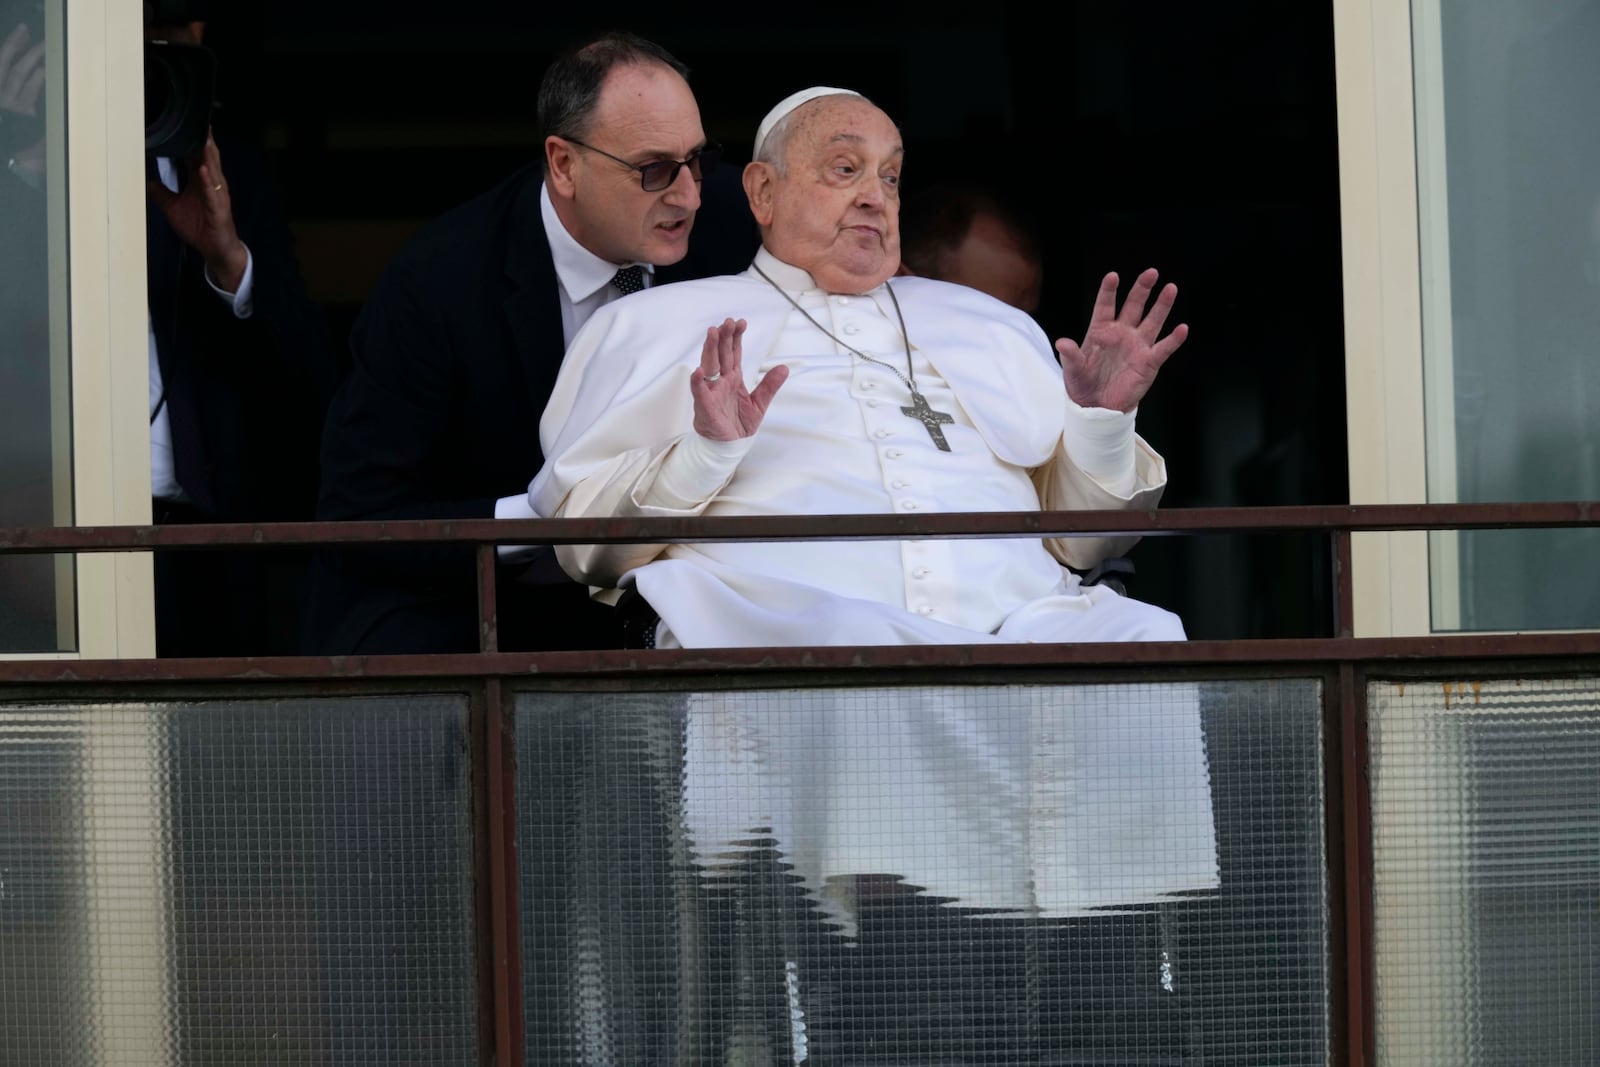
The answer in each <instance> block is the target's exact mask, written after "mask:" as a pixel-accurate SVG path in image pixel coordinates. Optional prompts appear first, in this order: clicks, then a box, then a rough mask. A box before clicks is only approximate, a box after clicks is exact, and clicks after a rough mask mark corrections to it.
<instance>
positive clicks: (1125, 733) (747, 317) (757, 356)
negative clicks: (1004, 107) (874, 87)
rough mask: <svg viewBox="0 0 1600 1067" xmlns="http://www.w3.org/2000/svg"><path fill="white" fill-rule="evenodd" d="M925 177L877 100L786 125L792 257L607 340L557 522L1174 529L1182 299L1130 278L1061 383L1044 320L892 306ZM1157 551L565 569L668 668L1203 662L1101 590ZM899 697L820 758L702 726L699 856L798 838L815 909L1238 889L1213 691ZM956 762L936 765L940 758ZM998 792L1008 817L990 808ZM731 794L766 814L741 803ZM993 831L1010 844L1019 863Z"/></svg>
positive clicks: (1061, 544) (827, 732)
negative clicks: (1153, 412)
mask: <svg viewBox="0 0 1600 1067" xmlns="http://www.w3.org/2000/svg"><path fill="white" fill-rule="evenodd" d="M903 157H904V149H903V146H902V143H901V138H900V135H899V132H898V130H897V128H896V127H895V125H894V123H893V122H892V121H891V120H890V119H889V117H888V116H887V115H886V114H885V113H884V112H883V111H881V110H880V109H879V108H877V107H876V106H874V105H873V104H872V103H871V102H869V101H868V100H866V99H865V98H864V97H862V96H860V95H859V94H857V93H854V92H852V91H850V90H844V89H835V88H828V87H819V88H814V89H808V90H805V91H802V92H799V93H796V94H794V95H793V96H791V97H789V98H788V99H786V100H784V101H783V102H781V103H780V104H779V105H778V106H777V107H775V108H774V109H773V111H772V112H771V113H770V114H769V115H768V116H767V117H766V119H765V120H763V122H762V124H761V127H760V129H759V130H758V132H757V135H756V141H755V155H754V161H753V162H751V163H750V164H749V165H748V166H747V168H746V170H745V173H744V185H745V192H746V195H747V196H748V198H749V202H750V206H751V210H752V211H753V212H754V214H755V217H756V220H757V222H758V223H759V225H760V228H761V232H762V238H763V247H762V248H761V250H760V251H759V252H758V253H757V255H756V257H755V261H754V262H753V263H752V265H751V267H750V269H749V270H748V271H746V272H745V273H743V274H740V275H733V276H727V277H721V278H712V279H704V280H701V281H693V282H684V283H679V284H675V285H668V286H661V287H658V288H655V289H651V290H648V291H646V292H643V293H639V294H637V295H634V296H630V297H627V298H625V299H623V300H620V301H618V302H616V303H614V304H611V305H609V306H607V307H605V308H602V309H601V310H600V311H599V312H598V313H597V314H596V315H595V316H594V317H593V318H592V319H591V320H590V321H589V323H588V324H587V325H586V326H585V328H584V329H583V330H582V332H581V333H580V334H579V335H578V336H577V337H576V338H575V339H574V342H573V344H572V346H571V347H570V348H569V350H568V353H567V355H566V358H565V361H564V363H563V366H562V369H561V373H560V377H559V379H558V381H557V383H556V386H555V390H554V392H553V394H552V397H551V400H550V403H549V406H548V407H547V408H546V410H545V414H544V417H543V420H542V422H541V425H540V435H541V443H542V444H543V446H544V451H545V455H546V456H547V457H548V458H547V461H546V465H545V467H544V468H543V469H542V470H541V471H540V473H539V475H538V476H537V477H536V478H535V479H534V481H533V483H532V485H531V486H530V494H529V495H530V501H531V504H532V506H533V508H534V510H535V511H536V512H537V513H538V514H540V515H544V516H550V517H563V516H570V517H596V516H648V515H670V516H693V515H708V516H711V515H773V514H787V515H796V514H842V513H855V514H862V513H866V514H877V513H891V512H893V513H913V512H926V511H1027V510H1039V509H1045V510H1058V509H1059V510H1070V509H1106V508H1135V509H1147V508H1151V507H1154V506H1155V504H1156V502H1157V500H1158V499H1159V497H1160V495H1161V491H1162V488H1163V487H1164V485H1165V481H1166V471H1165V465H1164V463H1163V461H1162V459H1161V457H1160V456H1158V455H1157V454H1156V453H1155V452H1154V451H1153V450H1152V449H1151V448H1150V447H1149V446H1148V445H1147V444H1145V442H1144V441H1143V440H1142V439H1140V438H1139V437H1138V436H1137V435H1136V434H1135V432H1134V418H1135V409H1136V408H1137V406H1138V404H1139V401H1140V399H1141V398H1142V397H1143V396H1144V395H1145V392H1146V391H1147V390H1148V389H1149V388H1150V386H1151V383H1152V382H1153V381H1154V379H1155V377H1156V374H1157V371H1158V370H1159V369H1160V368H1161V366H1162V364H1163V363H1164V362H1165V361H1166V360H1167V359H1168V358H1169V357H1170V356H1171V355H1172V354H1173V353H1174V352H1175V351H1177V349H1178V348H1179V346H1180V345H1182V344H1183V342H1184V339H1185V338H1186V336H1187V333H1188V330H1187V327H1186V326H1183V325H1177V326H1175V327H1174V328H1173V329H1172V330H1170V331H1169V332H1167V333H1166V334H1165V336H1163V329H1164V328H1165V325H1166V320H1167V318H1168V315H1169V312H1170V311H1171V308H1172V306H1173V301H1174V299H1175V297H1176V292H1177V291H1176V288H1175V287H1174V286H1173V285H1171V284H1168V285H1165V286H1163V287H1162V288H1161V289H1160V290H1159V292H1157V291H1156V285H1157V282H1158V280H1159V279H1158V275H1157V273H1156V271H1154V270H1147V271H1145V272H1144V273H1142V274H1140V275H1139V276H1138V278H1137V279H1136V280H1135V281H1134V283H1133V285H1132V287H1131V289H1130V291H1129V293H1128V296H1127V298H1126V300H1125V301H1123V303H1122V305H1121V307H1120V309H1119V308H1118V306H1117V293H1118V279H1117V276H1116V275H1114V274H1108V275H1107V276H1106V277H1105V279H1104V281H1103V283H1102V285H1101V287H1100V290H1099V293H1098V295H1097V297H1096V301H1095V304H1094V309H1093V312H1092V315H1091V318H1090V323H1089V327H1088V331H1087V333H1086V335H1085V337H1084V339H1083V341H1082V342H1081V343H1080V342H1075V341H1073V340H1070V339H1062V340H1059V341H1057V342H1056V343H1055V345H1054V351H1055V353H1057V354H1058V355H1059V362H1058V360H1057V359H1056V358H1054V357H1053V356H1052V351H1051V345H1050V342H1049V340H1048V339H1047V338H1046V337H1045V335H1044V334H1043V333H1042V332H1041V331H1040V329H1039V327H1038V326H1037V325H1036V323H1035V322H1034V320H1033V319H1032V318H1030V317H1029V316H1028V315H1026V314H1024V313H1023V312H1021V311H1018V310H1016V309H1015V308H1012V307H1010V306H1008V305H1006V304H1004V303H1002V302H1001V301H999V300H996V299H994V298H992V297H990V296H987V295H985V294H984V293H981V292H979V291H977V290H975V289H969V288H966V287H963V286H959V285H954V284H950V283H946V282H941V281H935V280H931V279H924V278H917V277H894V275H895V273H896V269H897V267H898V266H899V230H898V210H899V185H900V177H901V171H902V164H903ZM891 278H892V279H893V281H892V284H891V282H890V279H891ZM1152 294H1154V301H1153V302H1152V301H1151V297H1152ZM1132 543H1133V541H1132V540H1131V539H1117V538H1060V539H1049V540H1042V541H1036V540H1028V539H1020V538H1010V539H995V540H978V539H953V540H927V539H923V540H912V541H901V542H894V541H851V542H815V543H805V544H800V543H733V544H673V545H662V544H644V545H599V546H581V545H579V546H566V547H562V548H558V549H557V554H558V557H559V559H560V561H561V563H562V565H563V567H565V569H566V570H567V572H568V573H569V574H571V575H572V576H573V577H574V578H576V579H578V580H580V581H583V582H587V583H589V585H590V586H591V587H593V588H594V590H595V593H596V595H597V596H600V597H603V598H607V599H612V600H615V599H616V598H617V597H618V596H619V594H620V591H623V590H628V589H632V590H636V591H637V592H638V594H639V595H641V596H642V597H643V598H644V599H645V600H647V601H648V603H649V605H650V606H651V607H653V608H654V609H655V611H656V612H658V613H659V615H660V623H659V625H658V626H657V627H656V629H655V634H654V636H655V643H656V645H657V647H663V648H668V647H688V648H702V647H727V646H770V645H852V646H853V645H898V644H950V643H958V644H968V643H970V644H978V643H986V642H1023V641H1027V642H1076V641H1120V640H1182V639H1184V636H1185V634H1184V630H1183V627H1182V624H1181V623H1180V621H1179V620H1178V618H1177V617H1176V616H1174V615H1172V614H1171V613H1169V612H1167V611H1164V610H1162V609H1160V608H1157V607H1155V606H1152V605H1148V604H1144V603H1141V602H1139V601H1136V600H1132V599H1129V598H1126V597H1123V596H1119V595H1118V594H1117V593H1115V592H1113V591H1112V590H1110V589H1107V588H1104V587H1099V586H1094V587H1089V586H1084V585H1082V584H1081V583H1080V581H1079V579H1078V576H1077V575H1076V574H1075V573H1074V570H1073V569H1070V568H1077V569H1086V568H1089V567H1092V566H1094V565H1095V564H1096V563H1098V562H1099V561H1101V560H1103V559H1105V558H1107V557H1109V556H1112V555H1118V554H1121V553H1122V552H1124V551H1126V549H1127V548H1129V547H1130V546H1131V545H1132ZM902 696H903V699H901V700H900V701H899V704H898V706H897V707H895V708H893V709H889V710H883V711H881V713H875V714H873V715H868V716H863V715H862V714H860V713H859V708H858V709H857V711H856V713H854V714H851V713H847V710H846V709H844V708H842V707H841V709H840V710H839V711H838V713H837V714H835V715H833V716H831V717H830V718H829V719H828V721H827V723H826V724H825V725H824V726H823V727H822V728H821V729H818V728H816V724H813V726H812V728H810V730H809V733H808V736H807V737H806V739H805V742H804V743H803V744H795V743H792V742H793V741H794V740H796V739H792V738H785V737H784V735H783V728H784V727H783V723H782V722H781V721H780V722H774V721H772V719H771V717H768V718H766V719H763V718H762V717H761V716H759V715H747V714H744V713H743V709H742V707H741V706H738V705H739V704H740V698H739V697H737V696H736V695H730V694H712V695H707V696H705V697H704V698H702V699H701V700H700V701H699V702H698V703H696V704H692V705H691V708H690V720H689V750H688V758H689V777H688V781H689V786H688V793H687V799H686V804H687V806H688V809H689V810H688V812H687V816H688V824H689V827H690V832H691V834H692V835H693V836H694V838H695V841H694V846H695V850H696V852H697V853H698V854H699V855H700V856H701V857H712V856H714V855H717V854H719V849H725V847H726V846H727V844H728V843H729V842H734V841H737V840H739V839H740V838H741V837H743V836H748V834H749V832H750V830H752V829H753V828H756V827H767V828H769V829H771V830H772V831H773V833H774V835H775V836H777V837H778V838H779V839H785V838H787V839H788V844H789V846H790V849H791V851H792V853H793V854H794V855H795V856H796V857H797V867H798V868H799V870H800V873H801V874H802V875H803V876H804V877H805V878H806V880H807V882H809V883H810V884H811V885H812V886H813V888H817V887H820V886H823V885H825V884H831V883H832V882H833V881H834V880H837V879H839V877H840V876H849V875H864V874H867V875H877V874H892V875H896V876H900V877H903V878H904V879H905V880H906V881H907V882H908V883H910V884H912V885H915V886H918V887H922V888H924V889H926V890H928V892H929V893H932V894H937V895H941V896H944V897H952V898H955V899H957V900H961V901H963V902H965V903H970V904H972V905H974V906H976V907H979V908H989V909H1001V910H1011V909H1016V910H1017V911H1020V912H1021V913H1025V914H1031V915H1040V914H1044V915H1083V914H1086V913H1088V912H1090V911H1092V910H1094V909H1102V908H1108V907H1116V906H1119V905H1124V904H1129V903H1135V902H1152V901H1159V900H1163V899H1169V898H1170V897H1171V896H1173V895H1175V894H1182V893H1187V892H1190V891H1195V890H1207V889H1212V888H1215V886H1216V884H1217V865H1216V855H1215V837H1214V832H1213V828H1212V817H1211V804H1210V793H1209V782H1208V775H1207V770H1206V761H1205V754H1204V745H1203V741H1202V738H1201V732H1200V725H1199V714H1198V705H1197V700H1196V698H1195V694H1194V691H1193V689H1192V688H1189V687H1185V686H1181V685H1179V686H1170V687H1164V686H1143V687H1131V686H1130V687H1126V688H1125V689H1119V688H1109V689H1108V688H1098V687H1081V688H1079V689H1078V690H1077V691H1076V692H1075V691H1074V690H1073V688H1072V687H1055V688H1046V689H1040V690H1037V691H1030V692H1026V693H1022V692H1019V693H1018V694H1017V695H1016V697H1015V699H1013V700H1011V701H1009V702H1007V701H1004V700H1001V701H998V702H988V703H986V704H985V706H983V707H981V708H980V707H979V706H978V705H977V704H974V703H972V702H971V701H969V700H943V699H941V698H940V694H939V691H938V690H929V691H926V692H924V693H921V694H920V695H918V693H917V691H907V694H902ZM980 703H983V702H980ZM697 710H699V711H700V712H702V714H701V715H699V716H698V717H697V715H696V711H697ZM729 716H732V717H733V719H737V720H738V721H737V722H734V721H731V720H730V719H729ZM868 720H870V721H868ZM935 733H936V734H937V735H938V736H939V738H940V746H941V748H940V750H939V751H935V749H934V747H933V746H928V745H919V744H914V743H910V739H912V738H916V737H918V736H921V737H924V738H926V737H929V736H932V734H935ZM948 746H954V747H955V748H960V749H963V750H964V752H963V753H962V755H963V756H964V758H954V757H955V755H956V753H954V752H953V751H952V750H951V749H950V747H948ZM763 753H764V754H763ZM786 753H787V755H786ZM752 761H753V762H752ZM975 767H976V768H980V770H979V771H978V772H977V773H978V774H979V775H980V776H982V777H986V778H987V777H989V776H992V780H993V782H996V783H1002V782H1003V783H1007V786H1006V787H1004V788H988V787H985V788H981V789H980V788H975V786H976V785H977V782H976V780H972V779H971V778H970V776H971V774H972V773H973V769H974V768H975ZM697 771H698V772H700V773H697ZM707 782H714V783H717V784H718V785H719V787H730V788H733V789H734V790H735V791H736V792H737V794H738V797H739V798H742V799H730V797H729V796H726V795H724V796H720V797H713V796H711V795H710V794H709V793H708V791H707V788H706V787H705V783H707ZM801 782H803V783H804V788H799V787H798V783H801ZM697 783H699V784H698V785H697ZM886 783H887V784H886ZM901 787H903V788H901ZM802 796H803V797H804V798H806V799H805V800H804V801H803V802H802V801H800V800H797V799H796V798H797V797H802ZM852 798H853V799H852ZM821 808H826V809H827V810H819V809H821ZM985 809H986V810H985ZM1085 811H1093V812H1094V816H1093V818H1092V819H1091V820H1085V818H1084V812H1085ZM863 812H869V813H870V814H862V813H863ZM996 826H1002V827H1008V828H1009V829H1008V830H1006V831H1005V832H1002V833H1000V834H998V835H997V834H995V833H994V832H993V828H994V827H996ZM864 829H865V832H863V830H864Z"/></svg>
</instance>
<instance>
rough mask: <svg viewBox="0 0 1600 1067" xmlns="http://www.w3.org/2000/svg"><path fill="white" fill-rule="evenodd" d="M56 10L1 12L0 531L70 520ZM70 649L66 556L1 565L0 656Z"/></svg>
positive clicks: (37, 6) (13, 2)
mask: <svg viewBox="0 0 1600 1067" xmlns="http://www.w3.org/2000/svg"><path fill="white" fill-rule="evenodd" d="M62 10H63V5H62V3H61V2H60V0H56V2H53V3H50V4H43V3H40V2H38V0H32V2H17V0H6V2H3V3H0V160H3V161H4V163H5V173H3V174H0V234H3V235H4V238H3V240H0V526H55V525H68V524H70V523H71V522H72V486H71V475H70V469H71V468H70V447H71V445H70V439H69V438H70V435H69V427H68V421H67V411H68V395H67V384H68V383H67V345H66V336H67V334H66V331H67V322H66V315H65V308H66V205H65V194H66V182H65V177H66V176H65V168H64V167H62V166H61V163H62V161H63V160H64V147H65V146H64V145H63V143H62V140H63V133H64V127H63V114H62V107H61V105H62V103H63V89H62V74H61V70H62V63H61V58H62V47H61V46H62V34H61V18H62ZM75 644H76V630H75V626H74V621H73V606H72V566H71V561H70V559H68V558H66V557H62V558H59V559H58V558H52V557H50V556H19V555H4V556H0V653H5V652H41V651H57V650H63V649H71V648H73V647H75Z"/></svg>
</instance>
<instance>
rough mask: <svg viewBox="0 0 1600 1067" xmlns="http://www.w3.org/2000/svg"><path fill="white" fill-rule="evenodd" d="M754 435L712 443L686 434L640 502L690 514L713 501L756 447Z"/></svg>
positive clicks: (663, 464)
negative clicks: (713, 495)
mask: <svg viewBox="0 0 1600 1067" xmlns="http://www.w3.org/2000/svg"><path fill="white" fill-rule="evenodd" d="M755 443H756V438H755V435H754V434H751V435H750V436H749V437H741V438H739V439H738V440H737V441H712V440H710V439H709V438H705V437H701V436H700V435H699V434H697V433H686V434H684V435H683V436H682V437H680V438H679V439H678V443H677V444H676V445H675V446H674V447H673V449H672V451H671V452H670V453H668V455H667V457H666V458H665V459H664V460H662V462H661V467H660V469H658V470H657V471H656V477H655V481H654V482H652V483H651V485H650V487H649V488H648V489H646V490H645V491H644V493H643V494H642V498H641V499H639V500H638V501H637V503H639V504H641V505H644V506H648V507H659V508H670V509H672V510H674V511H689V510H692V509H694V508H698V507H699V506H700V505H702V504H704V503H705V502H706V501H707V500H709V499H711V496H712V494H714V493H715V492H716V491H717V490H718V489H721V488H722V487H723V486H724V485H726V484H727V483H728V479H729V478H731V477H733V472H734V470H735V469H736V468H737V467H738V466H739V461H740V460H742V459H744V457H745V456H746V455H748V454H749V452H750V449H751V448H753V447H754V446H755Z"/></svg>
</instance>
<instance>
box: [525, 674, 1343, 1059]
mask: <svg viewBox="0 0 1600 1067" xmlns="http://www.w3.org/2000/svg"><path fill="white" fill-rule="evenodd" d="M1320 699H1321V692H1320V686H1319V685H1318V683H1316V682H1314V681H1300V680H1294V681H1251V682H1227V683H1203V684H1191V683H1172V684H1159V685H1149V684H1142V685H1135V684H1129V685H1073V686H1066V685H1062V686H1021V685H1019V686H993V687H983V686H960V687H907V688H855V689H803V690H766V691H717V692H697V693H649V694H638V693H631V694H630V693H585V694H577V693H547V692H540V693H533V692H528V693H523V694H520V695H519V696H518V698H517V723H516V728H517V757H518V767H517V793H518V812H517V814H518V860H519V864H520V876H521V908H522V936H523V950H524V966H523V986H524V1020H525V1023H526V1030H527V1035H528V1050H527V1063H529V1064H530V1065H531V1064H541V1065H544V1064H574V1065H591V1064H592V1065H599V1064H622V1063H627V1064H634V1063H673V1064H677V1065H682V1067H694V1065H705V1067H712V1065H721V1064H730V1063H740V1064H744V1063H750V1064H782V1063H802V1062H804V1063H817V1064H858V1065H877V1064H884V1065H886V1064H904V1065H908V1067H909V1065H919V1067H924V1065H936V1064H958V1063H959V1064H969V1063H984V1064H1024V1063H1026V1064H1034V1063H1038V1064H1080V1063H1094V1064H1132V1063H1137V1064H1142V1065H1161V1064H1189V1063H1196V1064H1198V1063H1229V1064H1264V1063H1271V1064H1307V1065H1310V1064H1318V1065H1321V1064H1325V1063H1326V1062H1327V1057H1328V1052H1329V1042H1328V1022H1327V1002H1328V981H1329V979H1328V949H1327V943H1328V930H1327V921H1328V920H1327V907H1326V884H1327V878H1326V865H1325V855H1324V844H1323V820H1324V810H1323V803H1322V788H1323V770H1322V759H1321V750H1320V737H1321V725H1320V722H1321V719H1320Z"/></svg>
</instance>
